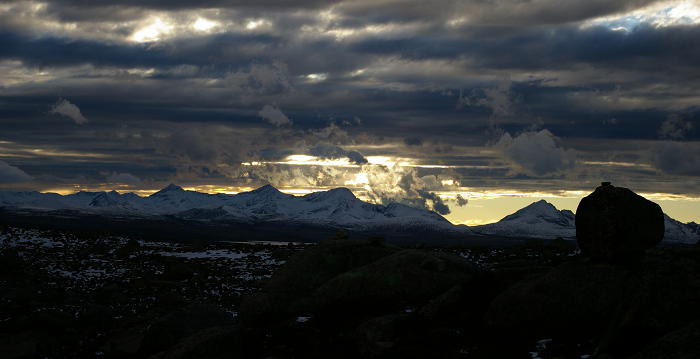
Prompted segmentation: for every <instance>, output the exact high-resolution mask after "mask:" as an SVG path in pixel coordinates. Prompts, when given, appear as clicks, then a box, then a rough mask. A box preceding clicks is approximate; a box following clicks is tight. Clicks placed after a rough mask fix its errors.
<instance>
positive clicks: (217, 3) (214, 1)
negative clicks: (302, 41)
mask: <svg viewBox="0 0 700 359" xmlns="http://www.w3.org/2000/svg"><path fill="white" fill-rule="evenodd" d="M50 2H51V3H52V4H55V5H57V6H71V7H87V8H90V7H103V6H104V4H102V3H99V2H95V1H89V0H50ZM337 2H338V0H291V1H277V0H203V1H196V2H192V1H188V0H175V1H171V0H149V1H140V0H118V1H111V2H110V3H109V6H118V7H135V8H141V9H159V10H178V9H184V10H187V9H193V8H229V7H234V8H235V7H253V8H260V9H288V8H302V9H304V8H306V9H312V8H318V7H324V6H328V5H332V4H334V3H337Z"/></svg>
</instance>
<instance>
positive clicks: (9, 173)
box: [0, 161, 32, 183]
mask: <svg viewBox="0 0 700 359" xmlns="http://www.w3.org/2000/svg"><path fill="white" fill-rule="evenodd" d="M31 179H32V177H31V176H29V175H28V174H26V173H25V172H24V171H22V170H21V169H19V168H17V167H15V166H10V165H9V164H7V163H5V162H3V161H0V183H15V182H27V181H30V180H31Z"/></svg>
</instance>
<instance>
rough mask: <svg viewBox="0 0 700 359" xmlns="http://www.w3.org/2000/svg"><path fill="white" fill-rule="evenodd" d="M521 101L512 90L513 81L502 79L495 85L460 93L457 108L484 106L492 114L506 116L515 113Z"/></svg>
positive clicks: (519, 96)
mask: <svg viewBox="0 0 700 359" xmlns="http://www.w3.org/2000/svg"><path fill="white" fill-rule="evenodd" d="M522 102H523V98H522V96H521V95H519V94H517V93H515V92H514V91H513V82H512V81H511V80H510V79H504V80H501V82H500V83H499V84H498V86H496V87H491V88H486V89H477V90H473V91H472V92H471V93H470V94H469V95H468V96H464V95H463V94H462V93H460V96H459V100H457V108H462V107H464V106H484V107H488V108H490V109H491V111H492V112H493V115H494V116H496V117H506V116H513V115H515V114H516V111H517V106H518V105H519V104H521V103H522Z"/></svg>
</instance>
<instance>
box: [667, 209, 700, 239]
mask: <svg viewBox="0 0 700 359" xmlns="http://www.w3.org/2000/svg"><path fill="white" fill-rule="evenodd" d="M664 226H665V227H666V231H665V232H664V242H667V243H690V244H693V243H697V242H698V240H700V225H698V224H697V223H695V222H690V223H681V222H679V221H676V220H675V219H673V218H671V217H669V216H668V215H666V213H664Z"/></svg>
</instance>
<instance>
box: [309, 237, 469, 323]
mask: <svg viewBox="0 0 700 359" xmlns="http://www.w3.org/2000/svg"><path fill="white" fill-rule="evenodd" d="M479 272H480V270H479V269H478V268H477V267H476V266H475V265H474V264H473V263H472V262H470V261H469V260H467V259H465V258H462V257H460V256H457V255H454V254H451V253H445V252H437V251H434V252H428V251H422V250H418V249H406V250H403V251H401V252H398V253H396V254H393V255H391V256H388V257H384V258H382V259H380V260H378V261H376V262H374V263H371V264H368V265H366V266H364V267H361V268H358V269H356V270H352V271H348V272H346V273H343V274H341V275H338V276H336V277H335V278H333V279H331V280H330V281H328V282H327V283H326V284H324V285H323V286H322V287H320V288H319V289H318V290H317V291H316V292H315V293H314V295H313V297H314V299H315V300H317V301H318V304H319V305H320V306H321V307H322V308H326V309H327V310H331V311H333V310H339V309H344V310H350V309H354V308H362V309H363V310H365V311H369V310H373V311H384V310H389V309H390V308H397V309H398V307H399V306H400V305H401V303H405V304H406V305H409V306H416V307H422V306H423V305H425V304H426V303H427V302H428V301H429V300H431V299H433V298H436V297H438V296H439V295H441V294H442V293H444V292H445V291H447V290H448V289H450V288H452V287H454V286H455V285H457V284H458V283H461V282H464V281H467V280H470V279H472V278H474V276H476V275H477V274H478V273H479Z"/></svg>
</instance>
